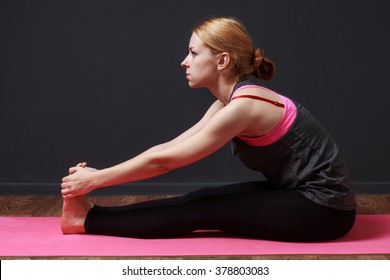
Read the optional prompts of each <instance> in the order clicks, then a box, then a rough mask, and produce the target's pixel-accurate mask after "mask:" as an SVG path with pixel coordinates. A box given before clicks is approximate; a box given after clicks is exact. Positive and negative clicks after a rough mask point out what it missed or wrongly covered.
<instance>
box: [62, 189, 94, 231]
mask: <svg viewBox="0 0 390 280" xmlns="http://www.w3.org/2000/svg"><path fill="white" fill-rule="evenodd" d="M91 208H92V204H91V203H89V202H88V201H87V198H86V197H85V196H84V195H83V196H76V197H73V198H64V200H63V205H62V217H61V230H62V232H63V233H65V234H74V233H85V229H84V222H85V218H86V216H87V213H88V211H89V210H90V209H91Z"/></svg>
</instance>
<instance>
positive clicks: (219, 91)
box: [208, 76, 238, 105]
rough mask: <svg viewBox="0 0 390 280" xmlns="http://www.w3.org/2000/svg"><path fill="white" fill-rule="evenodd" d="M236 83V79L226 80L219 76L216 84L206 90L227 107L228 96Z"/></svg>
mask: <svg viewBox="0 0 390 280" xmlns="http://www.w3.org/2000/svg"><path fill="white" fill-rule="evenodd" d="M237 82H238V78H233V79H229V80H228V79H226V78H224V77H223V76H221V77H220V78H219V79H218V80H217V81H216V84H215V85H214V86H212V87H209V88H208V89H209V90H210V91H211V93H212V94H213V95H214V96H215V97H216V98H217V99H218V100H219V101H221V102H222V103H223V104H225V105H227V104H228V103H229V101H230V100H229V99H230V95H231V94H232V91H233V88H234V86H235V85H236V83H237Z"/></svg>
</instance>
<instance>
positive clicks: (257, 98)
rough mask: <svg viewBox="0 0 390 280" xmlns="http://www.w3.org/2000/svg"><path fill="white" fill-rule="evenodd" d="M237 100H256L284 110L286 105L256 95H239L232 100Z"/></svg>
mask: <svg viewBox="0 0 390 280" xmlns="http://www.w3.org/2000/svg"><path fill="white" fill-rule="evenodd" d="M236 98H252V99H256V100H261V101H265V102H268V103H271V104H274V105H275V106H278V107H282V108H284V104H283V103H280V102H278V101H274V100H270V99H266V98H263V97H260V96H256V95H238V96H235V97H233V98H232V100H233V99H236Z"/></svg>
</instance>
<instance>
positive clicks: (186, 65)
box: [180, 55, 188, 68]
mask: <svg viewBox="0 0 390 280" xmlns="http://www.w3.org/2000/svg"><path fill="white" fill-rule="evenodd" d="M187 58H188V55H187V56H186V57H185V58H184V60H183V61H182V62H181V63H180V65H181V67H183V68H188V63H187Z"/></svg>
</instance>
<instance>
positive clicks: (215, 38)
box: [192, 17, 275, 80]
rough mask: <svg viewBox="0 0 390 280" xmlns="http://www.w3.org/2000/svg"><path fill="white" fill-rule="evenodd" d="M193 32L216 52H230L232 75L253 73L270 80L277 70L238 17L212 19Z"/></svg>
mask: <svg viewBox="0 0 390 280" xmlns="http://www.w3.org/2000/svg"><path fill="white" fill-rule="evenodd" d="M192 32H194V33H195V34H196V35H197V36H199V38H200V39H201V40H202V41H203V43H204V44H205V45H206V46H207V47H208V48H209V49H210V50H211V51H212V52H213V53H215V54H219V53H222V52H227V53H228V54H229V55H230V58H231V63H232V67H231V71H232V72H231V74H233V75H238V76H239V77H242V76H246V75H250V74H252V75H254V76H256V77H258V78H259V79H262V80H270V79H271V78H272V76H273V75H274V73H275V66H274V64H273V62H272V61H271V60H270V59H268V58H266V57H265V56H264V51H263V50H261V49H259V48H255V47H254V46H253V43H252V39H251V38H250V36H249V34H248V32H247V30H246V28H245V26H244V25H243V24H242V23H241V22H240V21H239V20H237V19H235V18H230V17H229V18H224V17H216V18H209V19H207V20H205V21H203V22H201V23H199V24H198V25H196V26H195V27H194V28H193V29H192Z"/></svg>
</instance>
